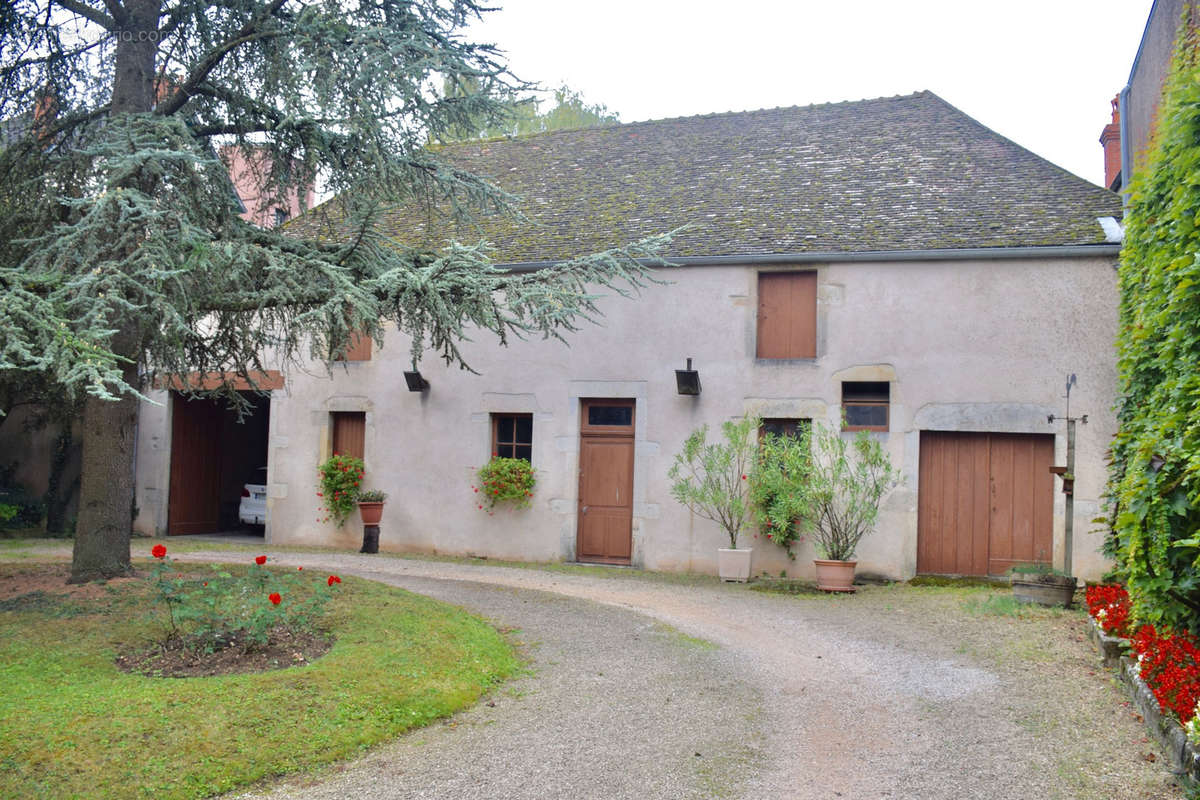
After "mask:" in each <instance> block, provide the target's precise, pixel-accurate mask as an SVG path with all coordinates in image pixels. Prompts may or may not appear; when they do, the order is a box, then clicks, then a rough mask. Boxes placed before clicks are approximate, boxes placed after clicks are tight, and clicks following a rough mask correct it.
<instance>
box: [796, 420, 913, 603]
mask: <svg viewBox="0 0 1200 800" xmlns="http://www.w3.org/2000/svg"><path fill="white" fill-rule="evenodd" d="M804 438H805V439H806V440H807V441H808V442H809V458H808V460H807V462H805V466H806V467H807V473H806V475H805V478H804V480H798V481H797V485H798V486H799V487H800V496H799V497H798V498H797V500H796V503H797V505H798V508H799V509H800V511H799V514H798V517H799V519H800V520H801V522H802V523H803V525H804V528H805V529H806V530H808V531H809V532H811V534H812V538H813V543H814V544H815V546H816V548H817V552H818V553H819V554H820V555H821V556H822V558H819V559H814V560H813V564H814V566H815V567H816V570H817V588H819V589H822V590H824V591H827V592H853V591H854V569H855V567H856V566H857V565H858V562H857V561H855V560H853V559H854V553H855V550H856V549H857V548H858V543H859V542H860V541H861V540H862V538H863V536H865V535H866V534H867V533H868V532H870V531H871V530H873V529H874V527H875V521H876V519H878V517H879V501H880V500H881V499H883V496H884V495H885V494H887V493H888V492H889V491H891V489H892V488H893V487H894V486H896V484H898V483H899V482H900V472H899V470H897V469H896V468H895V467H894V466H892V461H891V459H890V458H889V457H888V454H887V453H886V452H885V451H884V449H883V446H882V445H881V444H880V443H879V442H878V441H877V440H875V439H873V438H872V437H871V436H870V435H869V434H868V433H867V432H866V431H859V432H858V434H857V435H856V436H855V437H854V438H853V439H849V440H847V439H846V438H844V437H843V436H842V435H841V433H840V432H839V431H835V430H832V429H830V428H828V427H825V426H820V425H813V426H812V429H811V430H810V431H809V432H808V433H807V434H806V435H805V437H804Z"/></svg>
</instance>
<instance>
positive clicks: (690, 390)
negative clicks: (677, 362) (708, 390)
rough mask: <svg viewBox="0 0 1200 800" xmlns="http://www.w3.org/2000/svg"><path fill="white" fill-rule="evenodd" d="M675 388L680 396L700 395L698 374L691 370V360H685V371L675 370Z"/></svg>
mask: <svg viewBox="0 0 1200 800" xmlns="http://www.w3.org/2000/svg"><path fill="white" fill-rule="evenodd" d="M675 388H676V389H677V390H678V391H679V393H680V394H690V395H693V396H694V395H698V394H700V373H699V372H697V371H696V370H694V369H692V360H691V359H690V358H689V359H688V360H687V369H677V370H675Z"/></svg>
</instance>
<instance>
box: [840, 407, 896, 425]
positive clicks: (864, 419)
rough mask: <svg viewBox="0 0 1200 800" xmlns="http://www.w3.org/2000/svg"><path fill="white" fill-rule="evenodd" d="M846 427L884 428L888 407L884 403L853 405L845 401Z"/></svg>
mask: <svg viewBox="0 0 1200 800" xmlns="http://www.w3.org/2000/svg"><path fill="white" fill-rule="evenodd" d="M845 409H846V427H847V428H886V427H887V417H888V407H887V406H885V405H855V404H853V403H846V405H845Z"/></svg>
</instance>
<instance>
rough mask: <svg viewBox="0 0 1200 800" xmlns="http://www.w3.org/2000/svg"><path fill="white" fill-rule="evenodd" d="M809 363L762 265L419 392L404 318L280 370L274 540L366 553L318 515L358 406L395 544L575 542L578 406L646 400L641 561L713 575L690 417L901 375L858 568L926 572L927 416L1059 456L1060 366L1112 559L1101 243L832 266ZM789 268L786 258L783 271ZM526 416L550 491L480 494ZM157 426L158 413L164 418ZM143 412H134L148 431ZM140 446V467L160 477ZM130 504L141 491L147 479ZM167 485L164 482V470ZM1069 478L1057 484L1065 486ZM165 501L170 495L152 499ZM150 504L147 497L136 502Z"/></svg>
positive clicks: (1110, 381) (442, 375)
mask: <svg viewBox="0 0 1200 800" xmlns="http://www.w3.org/2000/svg"><path fill="white" fill-rule="evenodd" d="M802 268H805V269H808V268H814V269H816V270H817V272H818V342H817V357H816V358H815V359H801V360H795V361H759V360H756V359H755V341H754V339H755V309H756V304H757V298H756V291H757V279H756V274H757V271H758V270H757V269H756V268H754V267H753V266H746V267H738V266H728V267H686V268H678V269H674V270H670V271H666V272H664V273H663V277H664V278H668V279H669V280H671V281H672V283H670V284H669V285H663V286H654V287H651V288H650V289H648V290H646V291H645V292H643V293H642V295H641V296H640V297H639V298H637V299H634V300H625V299H620V298H612V299H607V300H605V301H603V303H602V308H603V310H604V312H605V314H606V316H605V318H604V320H603V322H602V325H600V326H584V328H583V329H582V330H581V331H580V332H578V333H577V334H573V335H571V336H570V337H569V341H570V346H569V347H568V346H566V345H563V344H561V343H558V342H552V341H550V342H548V341H542V340H532V341H527V342H521V341H514V342H513V343H512V344H511V345H510V346H509V347H508V348H507V349H502V348H499V347H497V346H496V344H495V343H494V341H493V340H491V339H490V338H488V337H487V336H484V335H480V336H478V337H477V339H476V341H475V342H473V343H469V344H467V345H466V346H465V347H464V353H465V354H466V358H467V359H468V361H469V363H470V364H471V366H472V367H474V368H475V369H476V370H478V372H479V373H480V374H478V375H476V374H472V373H471V372H468V371H463V370H460V369H458V368H457V367H446V366H444V365H443V364H442V363H441V362H440V361H438V360H437V358H436V357H434V356H429V357H427V358H426V359H425V360H424V361H423V362H422V363H421V372H422V374H423V375H424V376H425V377H426V378H427V379H428V380H429V383H430V384H431V388H430V389H429V390H428V391H427V392H424V393H415V392H409V391H408V390H407V388H406V386H405V382H404V377H403V374H402V373H403V370H405V369H408V368H409V364H408V361H409V357H408V347H407V342H406V341H404V340H403V338H402V337H401V336H399V335H396V334H395V333H394V332H393V333H392V335H390V336H389V337H388V339H387V341H386V343H385V346H384V347H383V348H376V350H375V353H374V357H373V359H372V360H371V361H368V362H348V363H339V364H336V365H334V366H333V369H332V374H331V375H328V376H327V375H325V374H323V367H321V366H319V365H314V367H313V368H312V369H310V370H307V371H305V372H301V371H293V372H292V373H291V374H289V375H288V385H287V388H286V390H285V391H277V392H274V393H273V395H272V406H271V434H270V450H269V476H268V481H269V484H270V485H269V501H268V502H269V506H270V522H269V525H268V529H267V538H268V541H269V542H271V543H280V544H282V543H289V544H324V545H337V546H342V547H356V546H357V545H358V543H360V542H361V527H360V526H359V525H358V524H357V520H354V521H352V522H351V523H348V524H347V525H346V526H345V527H344V528H343V529H341V530H334V529H333V528H332V526H331V525H330V524H328V523H321V522H318V521H317V520H318V506H319V498H317V497H316V495H315V492H316V485H315V479H316V470H315V467H316V464H317V463H318V462H319V461H320V460H321V459H322V458H324V457H326V456H327V455H328V452H329V420H330V417H329V415H330V412H333V411H363V412H364V413H365V415H366V423H367V424H366V465H367V479H366V483H367V486H369V487H376V488H381V489H384V490H385V491H387V492H388V493H389V495H390V498H389V500H388V503H387V506H386V508H385V511H384V517H383V522H382V536H381V539H380V546H381V548H383V549H385V550H393V551H414V552H437V553H448V554H459V555H468V554H469V555H485V556H489V557H492V558H503V559H517V560H533V561H560V560H567V561H569V560H573V559H574V557H575V530H576V514H577V504H576V498H577V491H578V477H577V476H578V454H579V409H580V400H581V399H583V398H592V397H617V398H633V399H635V400H636V420H635V468H634V470H635V472H634V508H633V545H634V557H633V559H634V563H635V564H636V565H638V566H642V567H645V568H647V569H654V570H667V571H684V570H688V571H697V572H710V573H712V572H715V570H716V549H717V547H719V546H723V535H722V533H721V531H720V530H719V528H718V527H717V526H716V525H715V524H714V523H712V522H709V521H707V520H703V519H700V518H697V517H694V516H693V515H691V514H690V513H689V512H688V511H686V510H685V509H683V508H682V507H680V506H679V505H678V504H677V503H676V502H675V501H674V500H673V499H672V497H671V494H670V484H669V481H668V479H667V470H668V469H669V467H670V465H671V463H672V460H673V458H674V455H675V453H676V452H677V451H678V449H679V446H680V444H681V443H682V442H683V440H684V438H685V437H686V436H687V435H688V433H689V432H690V431H691V430H692V429H693V428H695V427H697V426H699V425H701V424H704V423H708V424H709V425H710V426H717V425H719V424H720V423H721V422H722V421H724V420H729V419H734V418H737V417H739V416H740V415H741V414H742V413H744V412H746V411H753V412H757V413H759V414H761V415H763V416H768V417H800V418H811V419H815V420H818V421H823V422H825V423H826V424H830V425H836V424H838V420H839V415H840V402H841V381H843V380H887V381H890V382H891V422H890V425H891V430H890V431H889V432H888V433H886V434H875V435H877V436H879V438H880V440H881V441H882V442H883V443H884V445H885V447H886V448H887V450H888V452H889V453H890V454H891V456H892V458H893V460H894V463H896V464H897V465H899V466H900V467H901V469H902V470H903V474H904V482H903V484H902V485H901V486H900V487H899V488H897V489H896V490H894V491H893V492H892V493H891V494H890V495H889V496H888V497H887V498H886V499H885V501H884V503H883V508H882V513H881V515H880V520H879V524H878V526H877V530H876V531H875V532H874V533H873V534H871V535H869V536H868V537H867V538H866V539H864V541H863V543H862V544H861V545H860V547H859V551H858V556H859V570H860V572H865V573H874V574H877V575H883V576H887V577H892V578H907V577H910V576H912V575H913V574H914V572H915V569H916V552H917V541H916V539H917V492H918V486H917V477H918V463H919V461H918V457H919V453H918V449H919V448H918V443H919V438H920V434H919V431H920V430H922V429H925V430H960V431H992V432H1019V433H1054V434H1057V437H1056V455H1057V459H1056V460H1057V463H1060V464H1061V463H1065V435H1064V428H1063V425H1062V423H1057V424H1055V425H1050V424H1048V423H1047V421H1046V418H1047V416H1048V415H1049V414H1062V413H1063V411H1064V406H1063V399H1062V395H1063V386H1064V379H1065V376H1066V375H1067V374H1068V373H1071V372H1074V373H1077V374H1078V376H1079V384H1078V386H1077V387H1076V388H1075V389H1074V391H1073V392H1072V396H1071V402H1072V405H1071V408H1072V411H1073V412H1074V413H1086V414H1088V415H1089V422H1088V424H1087V425H1086V426H1081V427H1080V429H1079V434H1078V452H1077V469H1076V474H1077V481H1076V495H1075V497H1076V513H1075V518H1076V521H1077V525H1076V547H1075V572H1076V574H1077V575H1081V576H1083V577H1088V578H1092V577H1097V576H1098V575H1099V574H1100V572H1101V571H1102V570H1103V569H1104V562H1103V559H1102V557H1101V556H1100V555H1099V554H1098V552H1097V547H1098V545H1099V542H1100V536H1099V535H1089V534H1086V533H1084V532H1085V531H1086V530H1088V529H1089V528H1090V527H1092V526H1090V525H1089V524H1088V522H1087V520H1089V519H1090V518H1091V517H1093V516H1095V514H1096V511H1097V510H1098V498H1099V496H1100V493H1101V490H1102V488H1103V485H1104V452H1105V449H1106V447H1107V446H1108V442H1109V440H1110V438H1111V436H1112V434H1113V433H1114V429H1115V421H1114V418H1113V416H1112V413H1111V407H1112V405H1113V395H1114V390H1115V383H1116V376H1115V356H1114V353H1113V349H1112V342H1113V340H1114V337H1115V333H1116V307H1117V294H1116V280H1115V273H1114V270H1113V267H1112V260H1111V259H1109V258H1095V259H1061V260H1055V261H1037V260H1028V261H1024V260H1023V261H981V262H911V263H883V262H879V263H855V264H828V265H826V264H820V265H814V266H811V267H810V266H809V265H805V266H804V267H802ZM784 269H786V268H784ZM688 357H692V358H693V359H694V367H695V368H696V369H698V370H699V372H700V377H701V381H702V384H703V393H702V394H701V395H700V396H699V397H688V396H681V395H679V394H677V393H676V387H675V376H674V370H676V369H682V368H683V366H684V361H685V359H686V358H688ZM503 412H520V413H529V414H532V415H533V464H534V466H535V468H536V469H537V477H538V487H537V490H536V492H535V503H534V505H533V507H532V508H530V509H527V510H519V511H511V510H503V511H497V512H496V513H495V514H494V515H493V516H489V515H488V514H487V513H486V512H484V511H481V510H479V509H478V508H477V503H476V500H477V495H475V494H474V493H473V492H472V490H471V486H472V483H473V476H474V472H475V470H476V469H477V468H478V467H479V466H480V465H481V464H482V463H484V461H486V460H487V458H488V457H489V455H490V452H491V444H490V437H491V425H490V414H493V413H503ZM163 424H165V421H164V423H163ZM150 427H152V426H151V425H145V424H144V426H143V431H142V438H143V441H145V439H146V437H147V436H148V435H150V434H149V430H148V429H149V428H150ZM157 441H158V443H159V444H157V445H156V448H158V449H155V451H154V453H153V454H150V453H147V452H144V451H143V450H142V449H140V450H139V469H142V468H143V467H148V472H147V474H150V475H155V474H158V475H162V474H163V471H162V469H161V468H159V469H158V470H157V472H156V470H155V469H154V468H153V467H152V466H151V465H149V464H148V463H146V462H151V461H153V460H154V459H155V458H160V457H161V455H162V450H161V442H162V438H161V433H160V434H159V439H158V440H157ZM141 474H142V473H140V474H139V491H140V494H139V501H141V498H142V497H146V498H147V501H148V500H149V496H148V494H147V493H146V492H144V491H142V490H141V486H142V479H141ZM159 480H160V481H161V478H160V479H159ZM1056 489H1057V485H1056ZM159 496H160V497H165V494H163V495H159ZM1063 509H1064V505H1063V495H1061V494H1059V493H1057V492H1056V495H1055V511H1056V534H1055V536H1056V544H1055V556H1054V559H1055V562H1056V563H1060V564H1061V561H1062V555H1063V554H1062V514H1063ZM146 514H150V515H151V516H152V517H153V518H155V519H158V517H157V516H155V515H154V512H153V511H152V510H151V509H148V508H146V507H143V515H146ZM743 544H752V545H753V547H754V550H755V554H754V570H755V572H756V573H758V572H762V571H767V572H771V573H774V574H778V573H779V572H780V571H785V570H786V571H787V573H788V574H789V575H792V576H798V577H811V575H812V563H811V559H812V558H813V556H814V554H813V551H812V548H811V545H809V544H805V545H802V546H801V547H800V549H799V551H798V554H797V559H796V561H794V562H789V561H788V559H787V558H786V556H785V555H784V554H783V552H782V551H781V550H780V549H779V548H778V547H776V546H775V545H773V544H770V543H768V542H766V541H764V540H758V539H755V538H753V535H752V533H748V534H746V535H745V536H744V538H743Z"/></svg>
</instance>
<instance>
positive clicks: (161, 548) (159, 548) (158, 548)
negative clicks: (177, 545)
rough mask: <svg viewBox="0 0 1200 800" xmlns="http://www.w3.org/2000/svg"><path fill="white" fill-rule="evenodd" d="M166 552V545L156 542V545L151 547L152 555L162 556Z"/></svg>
mask: <svg viewBox="0 0 1200 800" xmlns="http://www.w3.org/2000/svg"><path fill="white" fill-rule="evenodd" d="M166 554H167V548H166V546H165V545H161V544H156V545H154V547H151V548H150V555H152V556H154V557H155V558H162V557H163V556H165V555H166Z"/></svg>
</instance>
